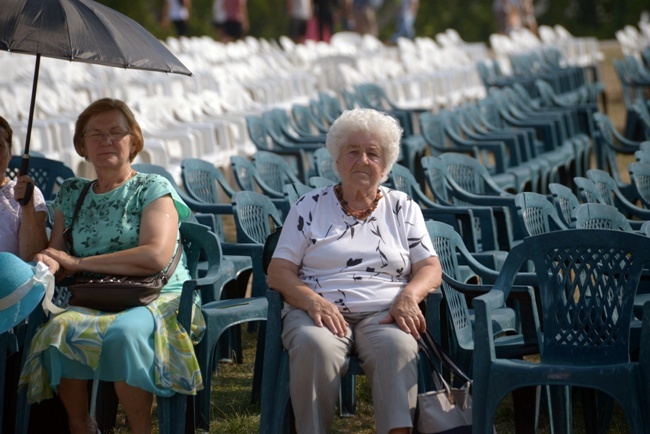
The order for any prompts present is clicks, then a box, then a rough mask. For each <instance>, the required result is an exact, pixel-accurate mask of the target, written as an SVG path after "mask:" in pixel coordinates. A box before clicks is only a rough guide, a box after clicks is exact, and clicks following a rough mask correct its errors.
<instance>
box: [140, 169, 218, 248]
mask: <svg viewBox="0 0 650 434" xmlns="http://www.w3.org/2000/svg"><path fill="white" fill-rule="evenodd" d="M208 164H209V163H208ZM132 167H133V169H135V170H136V171H137V172H142V173H155V174H157V175H160V176H162V177H164V178H166V179H167V180H168V181H169V183H170V184H171V185H172V187H174V190H176V193H178V195H179V196H180V197H181V199H183V201H184V202H185V204H186V205H187V206H189V207H190V209H192V208H193V206H194V205H195V204H196V202H203V200H202V199H195V198H194V196H190V195H189V194H188V193H186V192H185V190H183V189H182V188H181V187H180V186H179V185H178V184H176V181H175V180H174V177H173V176H172V174H171V173H169V172H168V171H167V169H165V168H164V167H162V166H159V165H157V164H150V163H136V164H133V165H132ZM208 203H212V202H208ZM192 211H195V212H196V211H197V210H196V209H192ZM197 216H198V214H195V219H196V218H197ZM200 220H201V223H206V224H208V226H209V227H210V228H211V229H212V231H214V233H216V234H217V236H218V237H219V239H220V240H221V241H225V240H226V233H225V231H224V228H223V221H222V219H221V216H220V215H218V214H210V215H205V214H204V215H202V216H201V218H200Z"/></svg>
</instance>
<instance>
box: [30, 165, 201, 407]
mask: <svg viewBox="0 0 650 434" xmlns="http://www.w3.org/2000/svg"><path fill="white" fill-rule="evenodd" d="M88 182H90V181H88V180H86V179H82V178H73V179H70V180H67V181H66V182H64V184H63V185H62V186H61V189H60V191H59V193H58V195H57V198H56V200H55V202H54V207H55V208H56V209H58V210H60V211H61V212H62V213H63V215H64V217H65V224H66V227H68V226H69V225H70V221H71V219H72V215H73V212H74V208H75V205H76V203H77V199H78V198H79V195H80V193H81V190H82V189H83V187H84V186H85V185H86V183H88ZM165 195H170V196H171V197H172V199H173V200H174V205H175V207H176V210H177V212H178V216H179V221H182V220H185V219H187V218H188V217H189V216H190V210H189V208H188V207H187V205H185V204H184V203H183V201H182V200H181V198H180V197H179V196H178V195H177V194H176V192H175V190H174V188H173V187H172V186H171V184H170V183H169V182H168V181H167V180H166V179H165V178H163V177H161V176H158V175H152V174H137V175H136V176H135V177H133V178H132V179H130V180H129V181H127V182H126V183H125V184H123V185H122V186H120V187H118V188H116V189H114V190H112V191H110V192H108V193H105V194H96V193H94V192H93V191H92V188H91V189H90V190H89V191H88V193H87V195H86V197H85V199H84V203H83V206H82V207H81V210H80V211H79V215H78V216H77V220H76V221H75V223H74V226H73V240H74V250H75V254H76V255H77V256H80V257H86V256H93V255H101V254H105V253H110V252H114V251H120V250H125V249H129V248H133V247H135V246H137V245H138V234H139V231H140V221H141V216H142V212H143V210H144V208H145V207H146V206H147V205H149V204H150V203H151V202H153V201H154V200H156V199H158V198H160V197H163V196H165ZM185 263H186V260H185V256H184V255H183V257H182V261H181V263H179V265H178V267H177V268H176V270H175V272H174V274H173V275H172V277H171V278H170V280H169V283H168V284H167V285H166V286H165V287H164V288H163V290H162V293H161V295H160V297H159V298H158V299H157V300H156V301H154V302H152V303H150V304H149V305H148V306H145V307H135V308H131V309H127V310H125V311H123V312H119V313H108V312H100V311H97V310H93V309H87V308H83V307H74V306H71V307H70V308H68V309H67V310H66V311H64V312H63V313H61V314H59V315H56V316H53V317H51V318H50V319H49V320H48V321H47V322H46V323H45V324H44V325H43V327H42V328H41V329H40V330H39V331H38V333H37V334H36V336H35V337H34V339H33V341H32V345H31V348H30V353H29V356H28V358H27V361H26V363H25V366H24V368H23V371H22V373H21V376H20V386H26V387H27V388H28V389H27V396H28V400H29V401H30V402H39V401H41V400H44V399H47V398H50V397H52V396H53V389H56V387H57V386H58V384H59V383H60V380H61V378H74V379H87V380H92V379H99V380H104V381H125V382H126V383H127V384H129V385H132V386H135V387H139V388H141V389H143V390H147V391H149V392H151V393H154V394H156V395H158V396H171V395H172V394H174V393H184V394H195V393H196V391H197V390H201V389H202V388H203V381H202V378H201V373H200V370H199V365H198V362H197V360H196V357H195V355H194V350H193V343H196V342H197V341H198V340H200V338H201V336H202V334H203V332H204V330H205V323H204V322H203V316H202V315H201V312H200V310H199V309H198V306H195V311H194V314H193V316H192V327H191V330H190V331H189V333H188V332H186V331H185V330H184V329H183V328H182V327H181V326H180V325H179V324H178V322H177V321H176V312H177V310H178V303H179V301H180V292H181V290H182V286H183V282H184V281H185V280H187V279H189V278H190V275H189V272H188V270H187V267H186V266H185Z"/></svg>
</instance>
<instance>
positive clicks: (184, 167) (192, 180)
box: [181, 158, 236, 203]
mask: <svg viewBox="0 0 650 434" xmlns="http://www.w3.org/2000/svg"><path fill="white" fill-rule="evenodd" d="M181 178H182V179H183V186H184V187H185V190H186V191H187V194H189V195H190V196H192V197H193V198H194V199H196V200H200V201H203V202H207V203H220V202H222V201H223V198H220V197H219V188H221V190H222V191H223V193H224V194H225V196H227V197H228V198H231V197H232V196H233V194H235V191H236V190H235V189H234V188H233V187H232V186H231V185H230V184H229V183H228V181H227V180H226V176H225V175H224V173H223V172H222V171H221V170H220V169H218V168H217V167H215V165H214V164H212V163H210V162H209V161H205V160H201V159H199V158H186V159H184V160H183V161H181Z"/></svg>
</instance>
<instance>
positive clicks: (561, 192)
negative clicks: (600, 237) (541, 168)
mask: <svg viewBox="0 0 650 434" xmlns="http://www.w3.org/2000/svg"><path fill="white" fill-rule="evenodd" d="M548 190H549V191H550V192H551V197H552V199H553V204H554V205H555V209H556V210H557V215H558V217H559V218H560V220H562V223H563V224H564V225H565V226H566V227H567V228H570V227H573V226H574V224H573V220H572V216H573V210H574V209H575V207H576V206H578V205H579V204H580V201H579V200H578V197H577V196H576V195H575V194H574V193H573V190H571V189H570V188H569V187H567V186H565V185H562V184H556V183H550V184H549V185H548Z"/></svg>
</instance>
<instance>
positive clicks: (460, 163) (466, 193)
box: [438, 152, 524, 241]
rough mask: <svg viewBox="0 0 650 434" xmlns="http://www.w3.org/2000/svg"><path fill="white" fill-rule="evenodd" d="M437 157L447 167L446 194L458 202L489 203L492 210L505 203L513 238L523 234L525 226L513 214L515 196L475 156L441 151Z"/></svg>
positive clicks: (485, 204)
mask: <svg viewBox="0 0 650 434" xmlns="http://www.w3.org/2000/svg"><path fill="white" fill-rule="evenodd" d="M438 158H440V160H441V161H442V164H443V165H444V167H445V169H446V172H445V175H446V176H445V179H446V181H447V186H448V188H449V190H448V194H449V196H450V197H452V198H453V202H454V203H455V204H456V205H457V206H463V205H464V204H472V205H482V206H489V207H492V209H493V210H494V211H495V212H496V211H499V212H502V209H503V207H506V208H507V210H508V212H509V221H510V222H511V224H512V239H513V240H515V241H517V240H521V239H522V238H523V237H524V228H523V227H522V225H521V222H519V220H518V219H517V218H516V213H517V210H516V208H515V199H514V198H515V196H514V195H513V194H510V193H508V192H507V191H505V190H503V189H501V188H499V186H497V185H496V184H495V182H494V181H493V180H492V177H491V176H490V174H489V173H488V171H487V169H486V168H485V167H483V165H481V163H480V162H479V161H478V160H476V159H475V158H472V157H469V156H467V155H463V154H456V153H453V152H449V153H445V154H441V155H440V156H439V157H438Z"/></svg>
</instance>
